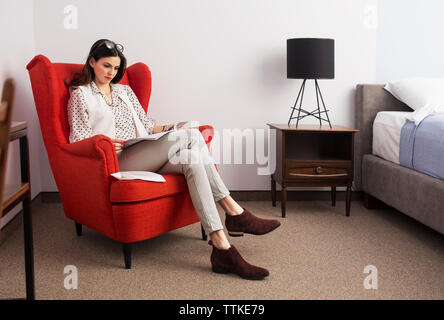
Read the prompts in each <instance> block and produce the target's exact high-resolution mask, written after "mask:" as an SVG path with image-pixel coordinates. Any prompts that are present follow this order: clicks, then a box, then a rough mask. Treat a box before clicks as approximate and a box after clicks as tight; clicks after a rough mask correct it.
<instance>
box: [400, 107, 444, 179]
mask: <svg viewBox="0 0 444 320" xmlns="http://www.w3.org/2000/svg"><path fill="white" fill-rule="evenodd" d="M399 162H400V164H401V165H403V166H405V167H408V168H411V169H414V170H417V171H420V172H423V173H425V174H428V175H430V176H433V177H436V178H440V179H444V114H435V115H430V116H428V117H427V118H425V119H424V120H423V121H422V122H421V123H420V124H419V125H418V126H415V123H414V122H412V121H406V123H405V124H404V126H403V127H402V129H401V141H400V145H399Z"/></svg>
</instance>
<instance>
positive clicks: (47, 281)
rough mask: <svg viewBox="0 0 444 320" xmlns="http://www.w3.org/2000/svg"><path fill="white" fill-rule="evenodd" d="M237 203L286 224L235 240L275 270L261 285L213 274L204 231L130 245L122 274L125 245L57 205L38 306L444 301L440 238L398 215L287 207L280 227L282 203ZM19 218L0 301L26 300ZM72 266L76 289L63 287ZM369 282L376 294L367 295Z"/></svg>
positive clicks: (38, 280)
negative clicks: (48, 302) (60, 302)
mask: <svg viewBox="0 0 444 320" xmlns="http://www.w3.org/2000/svg"><path fill="white" fill-rule="evenodd" d="M239 203H240V204H241V205H242V206H244V207H246V208H247V209H249V210H250V211H252V212H254V213H255V214H256V215H258V216H260V217H263V218H275V219H279V220H280V221H281V226H280V227H279V228H278V229H276V230H275V231H273V232H271V233H270V234H267V235H263V236H254V235H245V236H244V237H237V238H229V240H230V242H231V243H232V244H233V245H235V246H236V247H237V249H238V250H239V252H240V253H241V254H242V256H243V257H244V258H245V260H247V261H248V262H250V263H252V264H256V265H259V266H262V267H265V268H267V269H268V270H269V271H270V276H269V277H267V278H266V279H265V280H263V281H248V280H243V279H241V278H239V277H238V276H236V275H233V274H216V273H212V272H211V264H210V254H211V247H210V246H209V245H208V244H207V242H205V241H202V240H201V233H200V224H199V223H196V224H193V225H191V226H188V227H184V228H182V229H179V230H175V231H173V232H170V233H168V234H164V235H161V236H158V237H156V238H153V239H150V240H146V241H143V242H139V243H136V244H134V246H133V252H132V269H130V270H126V269H124V262H123V253H122V246H121V245H120V243H117V242H115V241H113V240H110V239H108V238H106V237H105V236H102V235H100V234H98V233H96V232H95V231H93V230H90V229H88V228H85V227H84V228H83V236H81V237H77V235H76V232H75V227H74V222H72V221H71V220H68V219H67V218H66V217H65V215H64V212H63V208H62V205H61V203H39V204H37V205H34V206H33V228H34V255H35V258H34V259H35V287H36V298H37V299H173V300H175V299H201V300H206V299H230V300H232V299H234V300H238V299H265V300H274V299H285V300H287V299H444V276H443V267H444V235H441V234H439V233H438V232H435V231H434V230H432V229H430V228H428V227H426V226H424V225H422V224H421V223H419V222H417V221H415V220H413V219H411V218H409V217H407V216H405V215H404V214H401V213H399V212H397V211H396V210H394V209H390V208H387V209H382V210H367V209H365V208H364V207H363V204H362V202H359V201H355V202H353V203H352V209H351V216H350V217H346V216H345V203H344V202H343V201H338V202H337V203H336V207H332V206H331V204H330V203H329V202H324V201H291V202H288V203H287V217H286V218H282V217H281V210H280V203H279V202H278V203H277V207H272V206H271V201H267V202H264V201H245V202H239ZM218 209H219V213H220V215H221V217H223V216H224V213H223V210H222V209H221V208H220V207H219V208H218ZM16 219H17V221H18V222H17V223H16V225H17V226H16V227H15V230H14V231H13V232H9V233H10V235H9V236H8V237H7V239H3V241H1V244H0V298H12V297H24V296H25V281H24V279H25V274H24V258H23V250H24V249H23V232H22V227H21V215H20V216H19V217H18V218H16ZM222 221H224V220H222ZM11 224H12V225H13V223H11ZM6 228H14V227H13V226H12V227H10V226H9V225H8V226H7V227H6ZM6 228H5V229H6ZM2 231H3V230H2ZM69 265H72V266H75V267H76V269H77V275H78V281H77V289H66V288H65V286H64V283H65V278H66V277H68V276H70V275H71V274H68V273H64V271H65V267H66V266H69ZM369 265H371V266H374V267H375V268H374V269H372V271H371V273H368V272H369V271H368V270H366V266H369ZM376 271H377V273H376ZM369 276H372V277H373V280H372V281H371V284H372V285H373V286H374V287H376V289H366V287H365V283H369V281H368V279H367V280H366V278H367V277H369ZM376 277H377V278H376Z"/></svg>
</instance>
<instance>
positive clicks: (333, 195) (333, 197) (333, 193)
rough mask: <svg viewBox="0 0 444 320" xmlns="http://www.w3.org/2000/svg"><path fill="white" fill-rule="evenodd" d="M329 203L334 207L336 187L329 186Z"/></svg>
mask: <svg viewBox="0 0 444 320" xmlns="http://www.w3.org/2000/svg"><path fill="white" fill-rule="evenodd" d="M331 205H332V206H333V207H336V187H331Z"/></svg>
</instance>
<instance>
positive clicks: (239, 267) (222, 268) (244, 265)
mask: <svg viewBox="0 0 444 320" xmlns="http://www.w3.org/2000/svg"><path fill="white" fill-rule="evenodd" d="M208 244H209V245H211V246H213V252H212V253H211V265H212V270H213V272H216V273H235V274H237V275H238V276H240V277H242V278H244V279H248V280H262V279H264V278H265V277H267V276H268V275H269V274H270V273H269V272H268V270H267V269H264V268H261V267H256V266H253V265H251V264H249V263H248V262H247V261H245V260H244V259H243V258H242V257H241V255H240V254H239V252H238V251H237V249H236V248H235V247H234V246H233V245H231V247H230V249H228V250H223V249H218V248H216V247H215V246H214V245H213V242H212V241H211V240H210V241H208Z"/></svg>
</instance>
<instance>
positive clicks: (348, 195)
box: [345, 186, 351, 217]
mask: <svg viewBox="0 0 444 320" xmlns="http://www.w3.org/2000/svg"><path fill="white" fill-rule="evenodd" d="M345 197H346V199H345V215H346V216H347V217H349V216H350V203H351V186H347V193H346V195H345Z"/></svg>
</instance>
